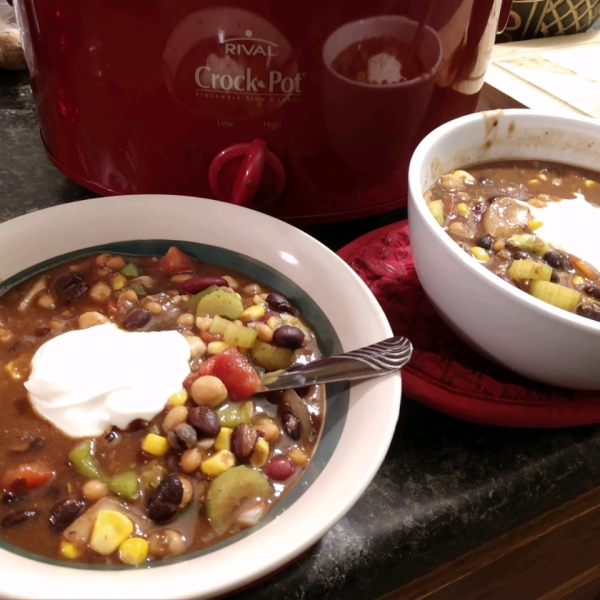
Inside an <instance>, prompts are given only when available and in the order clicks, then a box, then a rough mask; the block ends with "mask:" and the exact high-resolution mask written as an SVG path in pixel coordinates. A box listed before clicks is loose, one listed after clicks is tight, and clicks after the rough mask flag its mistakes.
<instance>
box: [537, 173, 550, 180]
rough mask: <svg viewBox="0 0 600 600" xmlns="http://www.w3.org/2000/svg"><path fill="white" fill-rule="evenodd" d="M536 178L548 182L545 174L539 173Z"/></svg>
mask: <svg viewBox="0 0 600 600" xmlns="http://www.w3.org/2000/svg"><path fill="white" fill-rule="evenodd" d="M538 177H539V178H540V179H541V180H542V181H547V180H548V175H546V173H540V174H539V175H538Z"/></svg>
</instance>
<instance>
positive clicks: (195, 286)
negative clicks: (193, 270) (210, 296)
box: [181, 276, 229, 294]
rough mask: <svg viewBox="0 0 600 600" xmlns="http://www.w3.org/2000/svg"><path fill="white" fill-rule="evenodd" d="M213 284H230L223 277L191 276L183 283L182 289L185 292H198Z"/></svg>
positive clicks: (220, 285) (221, 285)
mask: <svg viewBox="0 0 600 600" xmlns="http://www.w3.org/2000/svg"><path fill="white" fill-rule="evenodd" d="M211 285H218V286H219V287H226V286H228V285H229V284H228V283H227V281H226V280H225V279H223V278H222V277H209V276H206V277H190V278H189V279H186V280H185V281H183V282H182V283H181V291H182V292H184V293H185V294H197V293H198V292H201V291H202V290H205V289H206V288H209V287H210V286H211Z"/></svg>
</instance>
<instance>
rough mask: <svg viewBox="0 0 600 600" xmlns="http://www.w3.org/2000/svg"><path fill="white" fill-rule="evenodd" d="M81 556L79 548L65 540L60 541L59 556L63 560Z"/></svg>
mask: <svg viewBox="0 0 600 600" xmlns="http://www.w3.org/2000/svg"><path fill="white" fill-rule="evenodd" d="M80 554H81V548H80V547H79V546H76V545H75V544H73V543H72V542H68V541H67V540H61V541H60V555H61V556H62V557H63V558H70V559H73V558H77V557H78V556H79V555H80Z"/></svg>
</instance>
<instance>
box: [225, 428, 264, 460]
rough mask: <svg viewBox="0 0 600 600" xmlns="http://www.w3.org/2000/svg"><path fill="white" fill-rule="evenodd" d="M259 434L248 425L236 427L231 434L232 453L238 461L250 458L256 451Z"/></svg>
mask: <svg viewBox="0 0 600 600" xmlns="http://www.w3.org/2000/svg"><path fill="white" fill-rule="evenodd" d="M257 439H258V433H257V432H256V430H255V429H252V427H250V426H249V425H247V424H246V423H240V424H239V425H236V426H235V428H234V429H233V433H232V434H231V451H232V452H233V454H234V455H235V457H236V458H238V459H243V458H248V456H250V455H251V454H252V452H253V451H254V446H256V440H257Z"/></svg>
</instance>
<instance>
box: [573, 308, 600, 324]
mask: <svg viewBox="0 0 600 600" xmlns="http://www.w3.org/2000/svg"><path fill="white" fill-rule="evenodd" d="M577 314H578V315H581V316H582V317H585V318H586V319H592V320H593V321H600V306H597V305H595V304H580V305H579V306H578V307H577Z"/></svg>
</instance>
